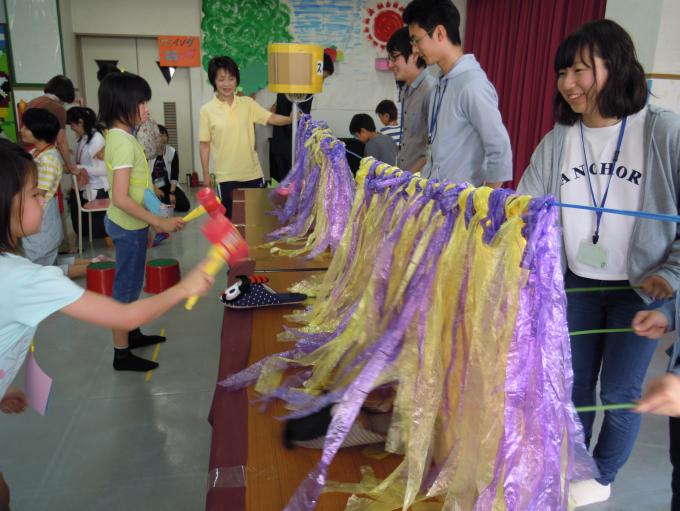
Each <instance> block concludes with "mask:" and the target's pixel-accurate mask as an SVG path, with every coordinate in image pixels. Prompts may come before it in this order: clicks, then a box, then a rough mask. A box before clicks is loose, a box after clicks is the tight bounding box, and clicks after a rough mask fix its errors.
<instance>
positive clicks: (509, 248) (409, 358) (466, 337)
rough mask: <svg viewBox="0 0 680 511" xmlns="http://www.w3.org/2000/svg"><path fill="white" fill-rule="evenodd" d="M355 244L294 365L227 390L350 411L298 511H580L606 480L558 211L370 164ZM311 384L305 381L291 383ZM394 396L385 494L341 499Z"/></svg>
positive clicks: (327, 286) (308, 315) (281, 362)
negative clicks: (577, 348) (365, 424)
mask: <svg viewBox="0 0 680 511" xmlns="http://www.w3.org/2000/svg"><path fill="white" fill-rule="evenodd" d="M357 186H358V190H357V195H356V197H355V200H354V204H353V207H352V211H351V214H350V217H349V222H348V225H347V229H346V230H345V232H344V235H343V236H342V239H341V240H340V243H339V245H338V248H337V250H336V252H335V255H334V257H333V260H332V262H331V263H330V266H329V269H328V271H327V272H326V274H325V275H324V276H323V278H322V279H321V280H318V281H306V282H303V283H302V284H301V286H299V287H302V288H306V289H309V290H312V291H313V292H314V294H315V296H316V297H317V298H316V300H315V301H314V302H313V303H312V304H311V305H310V306H309V307H308V308H307V309H306V310H304V311H300V312H298V313H296V314H294V315H293V318H294V319H295V320H297V321H298V322H301V323H302V325H303V326H301V327H299V328H288V329H287V330H286V332H284V334H283V335H284V336H285V337H286V338H288V339H292V340H295V341H296V344H295V347H294V348H293V349H291V350H289V351H287V352H285V353H280V354H278V355H273V356H270V357H267V358H265V359H263V360H261V361H260V362H258V363H257V364H255V365H254V366H251V367H249V368H248V369H246V370H244V371H242V372H241V373H238V374H236V375H232V376H230V377H229V378H228V379H226V380H224V381H222V382H220V384H221V385H223V386H225V387H227V388H230V389H237V388H242V387H244V386H247V385H251V384H255V383H256V390H257V391H258V392H259V393H260V394H261V396H262V400H263V401H264V402H267V401H269V400H272V399H282V400H284V401H285V402H286V404H287V406H288V408H289V409H290V410H291V413H290V414H289V415H288V417H301V416H305V415H308V414H310V413H313V412H315V411H317V410H319V409H321V408H322V407H324V406H326V405H327V404H329V403H338V406H337V407H336V411H335V413H334V415H333V418H332V422H331V424H330V426H329V428H328V432H327V435H326V440H325V443H324V448H323V453H322V457H321V460H320V461H319V463H318V465H317V466H316V467H315V468H314V469H313V470H312V472H311V473H310V474H308V476H307V477H306V478H305V480H304V481H303V482H302V483H301V485H300V486H299V487H298V489H297V491H296V493H295V494H294V495H293V497H292V498H291V500H290V501H289V503H288V505H287V507H286V508H285V509H286V510H288V511H308V510H312V509H314V507H315V506H316V503H317V501H318V498H319V495H320V493H321V492H322V491H349V492H352V493H353V495H352V496H351V497H350V499H349V500H348V504H347V508H346V509H348V510H351V511H369V510H370V511H388V510H392V509H409V508H410V507H411V506H413V509H456V510H475V511H477V510H478V511H481V510H489V509H498V510H505V509H507V510H528V509H552V510H559V509H567V507H568V488H569V482H570V481H572V480H579V479H585V478H590V477H594V476H596V474H597V472H596V468H595V465H594V463H593V461H592V459H591V458H590V457H589V456H588V454H587V451H586V448H585V446H584V442H583V432H582V429H581V425H580V423H579V422H578V418H577V415H576V411H575V409H574V407H573V404H572V402H571V388H572V378H573V374H572V368H571V354H570V347H569V335H568V330H567V323H566V295H565V292H564V283H563V280H562V273H561V269H560V248H559V247H560V234H559V230H558V226H557V209H556V208H555V207H552V206H550V205H549V201H551V200H552V198H551V197H542V198H531V197H529V196H517V195H512V194H511V193H510V192H509V191H507V190H502V189H500V190H491V189H489V188H477V189H475V188H473V187H470V186H468V185H465V184H462V185H453V184H451V183H447V182H442V183H440V182H437V181H434V180H429V181H428V180H423V179H420V178H417V177H415V176H413V175H411V174H409V173H408V172H404V171H402V170H400V169H397V168H395V167H391V166H389V165H386V164H383V163H380V162H377V161H375V160H373V159H371V158H365V159H364V160H362V164H361V168H360V170H359V173H358V174H357ZM290 368H297V369H298V371H297V372H296V373H295V375H294V376H292V377H288V378H287V379H285V380H284V379H283V375H284V372H285V371H286V370H287V369H290ZM386 385H390V386H392V388H393V389H394V399H393V403H392V421H391V425H390V428H389V431H388V436H387V442H386V446H385V448H386V450H387V451H389V452H394V453H399V454H403V455H404V458H403V462H402V463H401V465H400V466H399V467H398V468H397V469H396V470H395V471H394V472H393V473H392V474H391V475H390V476H388V477H387V478H386V479H385V480H383V481H380V480H377V479H376V478H375V477H374V476H373V475H372V474H371V473H370V472H366V471H365V472H364V478H363V479H362V482H360V483H358V484H354V485H351V484H350V485H348V484H339V483H329V484H328V485H327V486H326V488H324V486H325V485H326V483H327V480H326V479H327V473H328V467H329V465H330V463H331V462H332V460H333V457H334V456H335V454H336V453H337V451H338V449H339V448H340V446H341V445H342V442H343V439H344V438H345V436H346V435H347V432H348V431H349V429H350V427H351V425H352V424H353V422H354V421H355V419H356V417H357V415H358V414H359V412H360V410H361V407H362V405H363V404H364V402H365V400H366V399H367V396H369V394H370V393H371V392H373V391H376V390H377V389H382V388H384V387H385V386H386Z"/></svg>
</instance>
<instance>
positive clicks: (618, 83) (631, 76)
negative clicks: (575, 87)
mask: <svg viewBox="0 0 680 511" xmlns="http://www.w3.org/2000/svg"><path fill="white" fill-rule="evenodd" d="M576 56H580V57H581V60H582V61H583V57H584V56H585V57H589V60H590V65H591V66H592V69H593V74H595V56H597V57H599V58H601V59H602V60H603V61H604V64H605V67H606V68H607V71H608V75H609V77H608V79H607V82H606V83H605V85H604V87H602V90H600V92H599V93H598V95H597V107H598V110H599V111H600V114H601V115H602V116H603V117H616V118H621V117H625V116H627V115H631V114H634V113H636V112H639V111H640V110H642V109H643V108H644V106H645V104H646V103H647V95H648V93H649V90H648V88H647V79H646V78H645V71H644V69H643V68H642V64H640V62H639V61H638V59H637V55H636V53H635V45H634V44H633V40H632V39H631V38H630V35H628V32H626V31H625V30H624V29H623V28H622V27H621V25H619V24H618V23H616V22H614V21H612V20H606V19H605V20H597V21H591V22H589V23H586V24H585V25H582V26H581V27H579V28H578V29H577V30H576V31H575V32H573V33H572V34H571V35H569V36H568V37H567V38H566V39H565V40H564V41H562V44H560V47H559V48H558V49H557V53H556V54H555V80H558V79H559V73H560V71H561V70H563V69H566V68H568V67H571V66H572V65H573V64H574V59H575V58H576ZM586 60H588V59H587V58H586ZM584 63H585V61H584ZM593 86H594V85H593ZM553 112H554V114H555V119H556V120H557V122H558V123H560V124H566V125H568V126H571V125H573V124H574V123H575V122H576V121H578V120H579V119H580V118H581V115H580V114H577V113H576V112H574V111H573V110H572V109H571V108H570V107H569V104H568V103H567V102H566V101H565V99H564V98H563V97H562V95H561V94H560V92H559V90H558V91H557V92H556V94H555V99H554V101H553Z"/></svg>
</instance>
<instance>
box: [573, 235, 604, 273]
mask: <svg viewBox="0 0 680 511" xmlns="http://www.w3.org/2000/svg"><path fill="white" fill-rule="evenodd" d="M576 259H577V260H578V262H580V263H583V264H585V265H587V266H590V267H592V268H597V269H599V270H604V269H605V268H607V260H608V259H609V254H608V252H607V251H606V250H605V249H604V248H602V247H600V246H598V245H594V244H593V243H592V242H591V241H582V242H581V245H580V246H579V247H578V254H577V256H576Z"/></svg>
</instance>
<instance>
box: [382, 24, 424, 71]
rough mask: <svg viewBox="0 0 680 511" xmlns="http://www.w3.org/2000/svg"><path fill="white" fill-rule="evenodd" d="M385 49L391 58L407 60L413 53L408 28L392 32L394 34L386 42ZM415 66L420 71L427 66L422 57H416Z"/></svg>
mask: <svg viewBox="0 0 680 511" xmlns="http://www.w3.org/2000/svg"><path fill="white" fill-rule="evenodd" d="M386 49H387V53H388V54H389V55H392V56H394V55H395V54H399V55H403V57H404V60H408V58H409V57H410V56H411V54H412V53H413V46H412V45H411V36H409V33H408V28H407V27H401V28H400V29H399V30H397V31H396V32H394V34H392V37H390V40H389V41H387V47H386ZM416 65H417V66H418V67H419V68H421V69H424V68H425V67H426V66H427V64H426V63H425V61H424V60H423V58H422V57H418V59H417V60H416Z"/></svg>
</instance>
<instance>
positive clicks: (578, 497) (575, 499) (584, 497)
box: [569, 479, 612, 507]
mask: <svg viewBox="0 0 680 511" xmlns="http://www.w3.org/2000/svg"><path fill="white" fill-rule="evenodd" d="M611 493H612V485H611V484H607V485H604V484H600V483H598V482H597V481H596V480H595V479H586V480H585V481H576V482H573V483H571V484H570V485H569V502H570V503H571V504H572V505H573V506H574V507H581V506H587V505H589V504H595V503H596V502H604V501H605V500H609V496H610V495H611Z"/></svg>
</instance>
